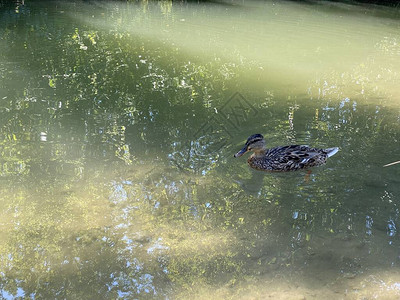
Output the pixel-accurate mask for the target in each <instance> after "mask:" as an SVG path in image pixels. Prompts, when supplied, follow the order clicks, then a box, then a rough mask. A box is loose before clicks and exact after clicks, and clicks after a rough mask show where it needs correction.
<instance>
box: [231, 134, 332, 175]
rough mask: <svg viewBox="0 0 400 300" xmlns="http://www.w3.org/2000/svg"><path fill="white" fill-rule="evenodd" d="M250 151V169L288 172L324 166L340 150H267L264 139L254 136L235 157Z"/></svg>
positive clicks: (304, 146) (281, 148) (297, 148)
mask: <svg viewBox="0 0 400 300" xmlns="http://www.w3.org/2000/svg"><path fill="white" fill-rule="evenodd" d="M248 151H254V153H253V154H252V155H251V156H250V157H249V159H248V161H247V162H248V163H249V165H250V167H252V168H254V169H257V170H262V171H278V172H287V171H296V170H300V169H307V168H310V167H315V166H319V165H322V164H324V163H326V160H327V159H328V157H330V156H332V155H334V154H336V153H337V152H338V151H339V148H337V147H334V148H327V149H319V148H310V147H309V146H306V145H290V146H280V147H275V148H271V149H267V148H266V147H265V140H264V137H263V136H262V135H261V134H254V135H252V136H250V137H249V138H248V139H247V142H246V145H245V147H244V148H243V149H242V150H240V151H239V152H238V153H236V154H235V157H239V156H242V155H243V154H244V153H246V152H248Z"/></svg>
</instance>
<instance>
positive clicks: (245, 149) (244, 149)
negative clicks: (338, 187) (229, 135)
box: [233, 146, 247, 157]
mask: <svg viewBox="0 0 400 300" xmlns="http://www.w3.org/2000/svg"><path fill="white" fill-rule="evenodd" d="M246 152H247V146H245V147H244V148H243V149H242V150H240V151H239V152H238V153H236V154H235V155H233V157H240V156H242V155H243V154H245V153H246Z"/></svg>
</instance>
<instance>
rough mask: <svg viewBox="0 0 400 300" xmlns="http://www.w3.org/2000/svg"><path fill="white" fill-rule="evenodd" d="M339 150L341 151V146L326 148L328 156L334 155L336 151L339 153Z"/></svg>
mask: <svg viewBox="0 0 400 300" xmlns="http://www.w3.org/2000/svg"><path fill="white" fill-rule="evenodd" d="M338 151H339V147H333V148H327V149H325V152H326V154H327V155H328V157H331V156H334V155H335V154H336V153H338Z"/></svg>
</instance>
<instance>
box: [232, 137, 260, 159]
mask: <svg viewBox="0 0 400 300" xmlns="http://www.w3.org/2000/svg"><path fill="white" fill-rule="evenodd" d="M264 150H265V140H264V137H263V136H262V135H261V134H259V133H257V134H253V135H252V136H250V137H249V138H248V139H247V142H246V144H245V145H244V147H243V149H242V150H240V151H239V152H238V153H236V154H235V155H234V157H240V156H242V155H243V154H245V153H246V152H248V151H254V152H256V153H257V152H261V151H264Z"/></svg>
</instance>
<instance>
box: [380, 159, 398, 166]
mask: <svg viewBox="0 0 400 300" xmlns="http://www.w3.org/2000/svg"><path fill="white" fill-rule="evenodd" d="M396 164H400V160H398V161H395V162H392V163H390V164H387V165H384V167H389V166H393V165H396Z"/></svg>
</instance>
